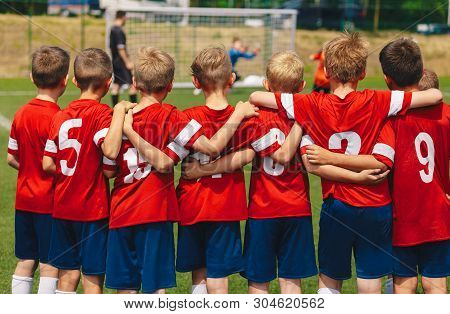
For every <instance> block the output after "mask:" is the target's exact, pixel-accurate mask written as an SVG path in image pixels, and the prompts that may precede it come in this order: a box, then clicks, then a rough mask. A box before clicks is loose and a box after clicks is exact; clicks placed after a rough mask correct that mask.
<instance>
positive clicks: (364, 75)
mask: <svg viewBox="0 0 450 314" xmlns="http://www.w3.org/2000/svg"><path fill="white" fill-rule="evenodd" d="M365 77H366V70H364V71H363V73H361V76H360V77H359V81H362V80H364V78H365Z"/></svg>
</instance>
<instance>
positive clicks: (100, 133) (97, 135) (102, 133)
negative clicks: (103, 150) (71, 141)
mask: <svg viewBox="0 0 450 314" xmlns="http://www.w3.org/2000/svg"><path fill="white" fill-rule="evenodd" d="M108 130H109V128H104V129H101V130H100V131H98V132H97V133H95V134H94V143H95V145H96V146H98V142H99V141H100V140H101V139H102V138H105V137H106V134H108Z"/></svg>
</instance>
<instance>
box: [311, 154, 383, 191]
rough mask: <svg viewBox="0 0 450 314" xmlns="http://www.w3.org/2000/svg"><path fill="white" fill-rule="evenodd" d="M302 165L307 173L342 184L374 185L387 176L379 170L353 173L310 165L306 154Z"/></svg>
mask: <svg viewBox="0 0 450 314" xmlns="http://www.w3.org/2000/svg"><path fill="white" fill-rule="evenodd" d="M302 160H303V165H304V166H305V168H306V170H307V171H308V172H309V173H312V174H315V175H317V176H319V177H321V178H323V179H327V180H331V181H337V182H342V183H355V184H365V185H374V184H378V183H380V182H382V181H383V180H385V179H386V177H387V175H388V174H389V170H388V171H385V172H381V170H379V169H371V170H364V171H361V172H353V171H350V170H347V169H344V168H340V167H336V166H331V165H320V166H317V165H312V164H311V163H310V162H309V161H308V157H307V156H306V154H303V155H302Z"/></svg>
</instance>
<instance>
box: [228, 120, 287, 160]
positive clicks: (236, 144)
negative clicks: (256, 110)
mask: <svg viewBox="0 0 450 314" xmlns="http://www.w3.org/2000/svg"><path fill="white" fill-rule="evenodd" d="M231 145H232V150H233V151H237V150H240V149H243V148H251V149H253V151H255V153H257V154H258V155H259V156H261V157H265V156H269V155H270V154H272V153H274V152H275V151H276V150H277V149H279V148H280V144H279V142H278V138H277V134H276V132H273V131H271V129H270V128H269V127H268V126H267V125H266V124H264V123H263V122H262V121H261V120H260V119H258V118H251V119H248V120H245V121H244V122H242V123H241V125H240V126H239V128H238V129H237V130H236V132H235V133H234V135H233V137H232V139H231Z"/></svg>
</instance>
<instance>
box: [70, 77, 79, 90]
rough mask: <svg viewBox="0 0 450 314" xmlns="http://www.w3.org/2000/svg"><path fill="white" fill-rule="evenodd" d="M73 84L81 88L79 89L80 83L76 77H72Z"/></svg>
mask: <svg viewBox="0 0 450 314" xmlns="http://www.w3.org/2000/svg"><path fill="white" fill-rule="evenodd" d="M72 83H73V85H75V86H76V87H77V88H79V87H78V82H77V79H76V78H75V76H74V77H72Z"/></svg>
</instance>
